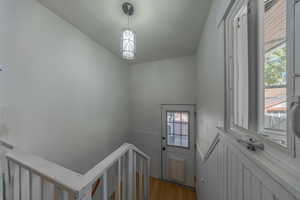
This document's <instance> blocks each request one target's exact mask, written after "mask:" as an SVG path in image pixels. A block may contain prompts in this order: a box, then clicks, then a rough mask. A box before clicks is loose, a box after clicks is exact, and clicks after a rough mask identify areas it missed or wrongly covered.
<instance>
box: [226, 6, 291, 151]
mask: <svg viewBox="0 0 300 200" xmlns="http://www.w3.org/2000/svg"><path fill="white" fill-rule="evenodd" d="M295 1H296V0H292V1H289V0H288V1H287V26H286V29H287V30H286V31H287V35H286V37H287V39H286V41H287V43H286V48H287V74H288V76H287V97H288V103H287V105H288V111H287V131H286V135H287V147H286V148H285V147H283V146H282V145H280V144H278V143H276V142H274V141H271V140H270V139H267V138H266V137H265V136H263V135H262V134H263V133H266V132H267V133H278V131H277V130H269V129H265V125H264V52H263V45H264V21H263V20H261V19H263V15H264V1H261V0H240V1H237V0H232V1H231V4H230V8H229V9H227V10H228V12H227V14H226V16H225V17H224V19H223V20H224V23H223V25H224V30H225V31H224V40H225V47H224V49H225V55H224V56H225V116H224V118H225V123H224V129H225V130H226V131H228V132H231V133H238V135H240V134H241V133H242V134H243V135H248V136H249V135H250V136H251V137H254V138H257V139H259V140H261V141H263V143H264V144H265V150H266V151H268V152H276V153H277V152H278V150H280V152H283V154H288V155H290V156H291V157H295V136H294V134H293V133H292V132H291V130H290V120H289V119H290V109H289V108H290V105H291V98H292V96H293V94H294V92H293V91H294V89H293V84H294V81H293V79H292V77H291V74H293V70H294V44H293V41H294V37H295V36H294V35H293V30H294V29H293V26H294V6H293V5H294V4H295ZM245 4H247V6H248V9H249V11H248V12H250V14H248V27H249V26H250V27H251V28H248V41H249V42H248V51H249V118H248V119H249V122H248V123H249V129H244V128H240V127H236V126H235V125H234V121H233V120H234V118H233V116H232V108H233V106H234V105H233V98H234V97H233V94H232V93H233V92H232V90H233V89H232V88H233V87H232V81H234V79H233V59H232V52H233V49H232V47H231V45H232V42H233V40H232V38H231V37H232V27H230V26H231V23H232V22H233V19H234V16H235V15H236V14H237V12H238V11H239V10H240V9H241V8H242V6H243V5H245ZM262 127H263V129H262ZM261 130H263V131H261Z"/></svg>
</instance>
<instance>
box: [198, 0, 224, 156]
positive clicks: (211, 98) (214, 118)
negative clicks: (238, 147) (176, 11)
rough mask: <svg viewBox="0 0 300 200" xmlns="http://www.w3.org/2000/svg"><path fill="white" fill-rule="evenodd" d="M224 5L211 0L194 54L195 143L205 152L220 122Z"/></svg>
mask: <svg viewBox="0 0 300 200" xmlns="http://www.w3.org/2000/svg"><path fill="white" fill-rule="evenodd" d="M226 1H227V2H228V0H226ZM225 6H226V4H225V3H224V2H223V3H220V1H218V0H213V2H212V5H211V8H210V12H209V15H208V17H207V20H206V24H205V26H204V30H203V32H202V35H201V38H200V42H199V46H198V51H197V54H196V57H197V111H198V118H197V125H198V134H197V135H198V137H197V142H198V145H199V146H200V149H201V150H202V151H203V152H205V151H206V150H207V148H208V147H209V145H210V144H211V142H212V140H213V138H214V137H215V135H216V133H217V129H216V126H220V125H223V122H224V31H223V26H220V27H219V28H218V23H219V22H220V19H221V16H222V14H220V13H222V12H223V13H224V9H225V8H224V7H225Z"/></svg>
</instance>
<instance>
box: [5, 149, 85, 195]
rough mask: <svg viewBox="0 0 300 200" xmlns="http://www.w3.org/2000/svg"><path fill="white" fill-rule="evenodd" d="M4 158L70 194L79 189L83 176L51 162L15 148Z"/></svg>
mask: <svg viewBox="0 0 300 200" xmlns="http://www.w3.org/2000/svg"><path fill="white" fill-rule="evenodd" d="M6 157H7V159H8V161H13V162H15V163H17V164H20V165H22V166H23V167H25V168H27V169H30V170H31V171H32V172H34V173H36V174H37V175H39V176H41V177H44V178H46V179H48V180H50V181H53V182H55V183H57V184H59V185H61V186H62V187H64V188H66V189H68V190H70V191H72V192H78V191H79V190H80V189H81V184H80V182H81V181H82V180H83V176H82V175H81V174H78V173H76V172H74V171H71V170H69V169H66V168H64V167H62V166H60V165H57V164H55V163H53V162H50V161H48V160H45V159H43V158H40V157H38V156H34V155H31V154H29V153H25V152H22V151H21V150H18V149H15V148H14V149H12V150H9V151H8V152H7V154H6Z"/></svg>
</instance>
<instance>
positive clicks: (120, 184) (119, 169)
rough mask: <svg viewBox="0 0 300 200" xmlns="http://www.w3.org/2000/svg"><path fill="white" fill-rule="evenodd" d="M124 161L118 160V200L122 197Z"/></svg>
mask: <svg viewBox="0 0 300 200" xmlns="http://www.w3.org/2000/svg"><path fill="white" fill-rule="evenodd" d="M121 188H122V161H121V158H119V160H118V189H117V190H118V191H117V200H121V195H122V189H121Z"/></svg>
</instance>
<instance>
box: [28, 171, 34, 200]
mask: <svg viewBox="0 0 300 200" xmlns="http://www.w3.org/2000/svg"><path fill="white" fill-rule="evenodd" d="M28 176H29V200H32V176H33V175H32V172H31V171H30V170H29V171H28Z"/></svg>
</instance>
